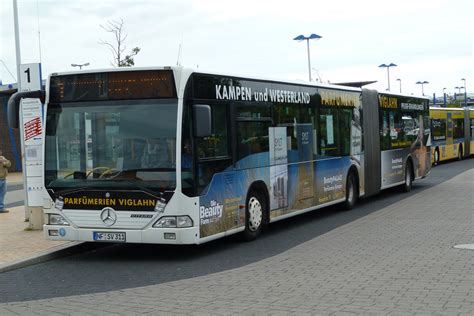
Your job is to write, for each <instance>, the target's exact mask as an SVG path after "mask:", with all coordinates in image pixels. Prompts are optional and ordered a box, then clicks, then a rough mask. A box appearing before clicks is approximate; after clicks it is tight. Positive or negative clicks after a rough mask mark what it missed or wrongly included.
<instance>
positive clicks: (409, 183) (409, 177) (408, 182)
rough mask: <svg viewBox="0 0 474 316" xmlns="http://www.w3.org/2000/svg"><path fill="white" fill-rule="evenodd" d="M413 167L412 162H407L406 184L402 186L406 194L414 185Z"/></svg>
mask: <svg viewBox="0 0 474 316" xmlns="http://www.w3.org/2000/svg"><path fill="white" fill-rule="evenodd" d="M412 174H413V166H412V163H411V161H408V162H407V165H406V166H405V183H404V184H403V185H402V189H403V191H404V192H410V191H411V186H412V184H413V178H412Z"/></svg>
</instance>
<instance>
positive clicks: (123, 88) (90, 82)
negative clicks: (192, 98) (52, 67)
mask: <svg viewBox="0 0 474 316" xmlns="http://www.w3.org/2000/svg"><path fill="white" fill-rule="evenodd" d="M159 98H176V89H175V83H174V78H173V72H172V71H171V70H147V71H119V72H100V73H85V74H74V75H63V76H52V77H51V87H50V102H52V103H62V102H79V101H102V100H136V99H159Z"/></svg>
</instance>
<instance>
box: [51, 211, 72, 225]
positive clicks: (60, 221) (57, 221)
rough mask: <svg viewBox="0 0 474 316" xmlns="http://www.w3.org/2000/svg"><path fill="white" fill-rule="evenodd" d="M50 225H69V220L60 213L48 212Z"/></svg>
mask: <svg viewBox="0 0 474 316" xmlns="http://www.w3.org/2000/svg"><path fill="white" fill-rule="evenodd" d="M48 224H49V225H69V223H68V221H66V220H65V219H64V217H62V216H61V215H58V214H48Z"/></svg>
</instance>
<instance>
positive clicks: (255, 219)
mask: <svg viewBox="0 0 474 316" xmlns="http://www.w3.org/2000/svg"><path fill="white" fill-rule="evenodd" d="M265 210H266V205H265V200H264V198H263V197H262V196H261V195H260V194H259V193H258V192H255V191H252V192H250V193H249V195H248V196H247V205H246V208H245V230H244V234H243V237H244V240H245V241H252V240H254V239H256V238H257V237H258V235H260V233H261V231H262V227H263V225H264V218H265Z"/></svg>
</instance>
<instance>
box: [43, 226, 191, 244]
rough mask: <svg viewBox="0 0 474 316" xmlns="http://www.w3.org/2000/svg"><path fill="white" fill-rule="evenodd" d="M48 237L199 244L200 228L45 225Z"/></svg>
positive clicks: (45, 233)
mask: <svg viewBox="0 0 474 316" xmlns="http://www.w3.org/2000/svg"><path fill="white" fill-rule="evenodd" d="M43 234H44V237H45V238H46V239H50V240H64V241H66V240H67V241H90V242H115V243H147V244H176V245H179V244H199V228H198V227H189V228H152V227H151V228H147V229H144V230H130V229H103V228H75V227H72V226H62V225H44V226H43Z"/></svg>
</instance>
